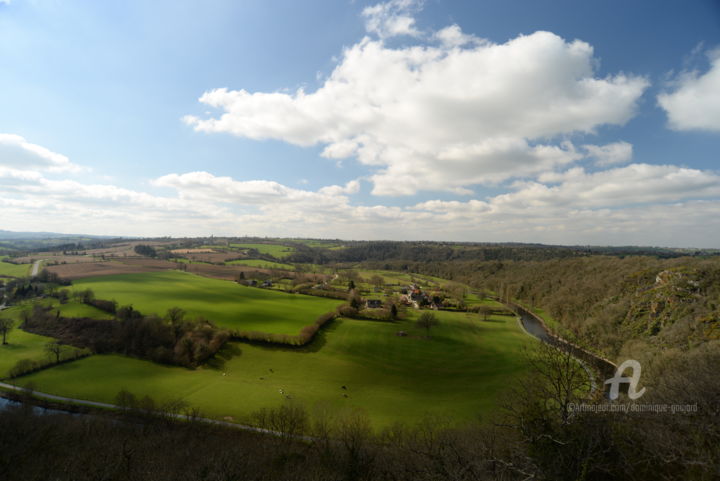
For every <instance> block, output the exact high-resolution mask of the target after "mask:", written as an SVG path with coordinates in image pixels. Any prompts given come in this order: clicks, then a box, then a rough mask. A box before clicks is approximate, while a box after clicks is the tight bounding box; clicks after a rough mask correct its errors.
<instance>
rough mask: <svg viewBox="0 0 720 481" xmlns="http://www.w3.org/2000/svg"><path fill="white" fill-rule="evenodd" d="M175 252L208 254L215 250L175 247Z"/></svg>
mask: <svg viewBox="0 0 720 481" xmlns="http://www.w3.org/2000/svg"><path fill="white" fill-rule="evenodd" d="M170 252H172V253H173V254H208V253H213V252H215V251H214V250H212V249H173V250H171V251H170Z"/></svg>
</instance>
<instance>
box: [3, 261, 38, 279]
mask: <svg viewBox="0 0 720 481" xmlns="http://www.w3.org/2000/svg"><path fill="white" fill-rule="evenodd" d="M7 258H8V256H0V276H10V277H25V276H27V275H28V274H30V268H31V267H32V264H19V265H16V264H10V263H9V262H3V259H7Z"/></svg>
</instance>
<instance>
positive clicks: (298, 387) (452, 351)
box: [23, 312, 535, 427]
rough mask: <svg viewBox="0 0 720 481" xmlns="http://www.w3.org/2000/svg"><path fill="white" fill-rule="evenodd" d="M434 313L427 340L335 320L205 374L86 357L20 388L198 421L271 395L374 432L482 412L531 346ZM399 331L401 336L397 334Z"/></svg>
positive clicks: (510, 327) (250, 348) (500, 329)
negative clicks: (136, 401)
mask: <svg viewBox="0 0 720 481" xmlns="http://www.w3.org/2000/svg"><path fill="white" fill-rule="evenodd" d="M437 314H438V316H439V317H440V318H441V322H442V323H441V325H440V326H438V327H436V328H434V329H433V331H432V332H431V334H432V338H430V339H426V338H424V335H425V333H424V331H422V330H418V329H417V328H416V327H415V326H414V322H413V320H412V319H408V320H405V321H399V322H397V323H387V322H374V321H358V320H347V319H342V320H338V321H336V322H334V323H333V324H332V325H330V326H328V328H327V329H326V330H325V331H323V332H322V333H321V334H320V335H319V336H318V338H317V339H316V341H315V342H313V343H312V344H311V345H309V346H308V347H306V348H303V349H290V348H277V347H263V346H257V345H249V344H244V343H236V344H232V345H231V347H232V348H233V349H235V351H236V352H235V353H234V355H232V357H231V358H230V359H228V360H227V361H226V362H225V364H224V365H223V366H219V367H216V368H214V369H212V368H202V369H198V370H195V371H190V370H186V369H183V368H176V367H167V366H161V365H158V364H153V363H151V362H147V361H140V360H136V359H130V358H125V357H121V356H92V357H90V358H86V359H82V360H79V361H76V362H72V363H69V364H65V365H61V366H57V367H54V368H52V369H48V370H46V371H42V372H38V373H35V374H32V375H30V376H27V377H25V378H23V381H25V382H33V383H34V384H35V385H36V386H37V389H38V390H40V391H43V392H50V393H53V394H61V395H65V396H69V397H76V398H81V399H92V400H97V401H106V402H112V401H113V399H114V396H115V395H116V393H117V392H118V391H119V390H120V389H121V388H125V389H128V390H130V391H131V392H133V393H135V394H137V395H145V394H147V395H150V396H152V397H154V398H157V399H158V400H161V401H162V400H170V399H177V398H182V399H185V400H186V401H187V402H188V403H190V404H191V405H193V406H196V407H199V408H200V409H201V410H202V411H203V413H204V414H205V415H207V416H210V417H216V418H222V417H225V416H232V417H233V418H234V419H236V420H237V421H246V420H247V416H248V414H249V413H251V412H253V411H255V410H257V409H260V408H262V407H268V406H277V405H279V404H281V403H282V402H285V401H286V399H285V395H282V394H280V392H279V390H280V389H282V390H283V391H284V392H285V393H286V394H289V395H290V396H292V398H293V401H297V402H300V403H303V404H305V405H306V406H308V407H309V408H312V407H313V406H316V405H322V406H324V407H325V408H326V409H330V410H341V409H343V408H345V407H353V408H360V409H362V410H363V411H365V412H366V413H367V414H368V415H369V416H370V418H371V420H372V422H373V423H374V425H375V426H376V427H382V426H387V425H389V424H391V423H393V422H395V421H403V422H413V421H416V420H418V419H419V418H421V417H422V416H424V415H425V414H440V415H448V416H450V417H452V418H453V419H456V420H470V419H474V418H476V416H477V415H486V416H489V415H491V414H492V412H493V410H494V409H495V408H496V407H497V401H498V396H499V395H501V394H502V393H503V391H504V389H505V388H506V386H508V385H509V384H510V383H511V380H512V379H513V378H515V377H516V376H518V375H520V374H521V373H522V369H523V367H522V363H521V359H522V355H521V349H522V348H523V346H527V345H529V344H531V343H533V342H535V341H534V340H533V339H532V338H531V337H530V336H527V335H526V334H524V333H523V331H521V329H520V328H519V326H518V323H517V321H516V320H515V318H514V317H494V318H493V319H492V320H491V321H489V322H482V321H479V317H478V316H477V315H470V314H465V313H451V312H438V313H437ZM400 330H404V331H406V332H407V333H408V336H406V337H400V336H397V335H396V333H397V332H398V331H400ZM271 369H272V371H273V372H271V371H270V370H271ZM342 386H346V387H347V390H344V389H342ZM344 394H347V396H348V397H344V396H343V395H344Z"/></svg>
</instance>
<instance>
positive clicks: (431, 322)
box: [415, 312, 440, 337]
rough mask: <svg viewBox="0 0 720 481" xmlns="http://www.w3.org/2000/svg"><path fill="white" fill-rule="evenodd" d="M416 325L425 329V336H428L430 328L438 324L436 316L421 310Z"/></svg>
mask: <svg viewBox="0 0 720 481" xmlns="http://www.w3.org/2000/svg"><path fill="white" fill-rule="evenodd" d="M415 324H416V325H417V326H418V327H421V328H423V329H425V330H426V331H427V337H430V328H431V327H434V326H437V325H438V324H440V321H438V318H437V316H435V314H434V313H432V312H423V313H422V314H420V317H419V318H418V320H417V321H416V322H415Z"/></svg>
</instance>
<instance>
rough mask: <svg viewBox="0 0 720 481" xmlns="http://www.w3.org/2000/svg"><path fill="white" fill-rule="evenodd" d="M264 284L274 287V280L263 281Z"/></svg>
mask: <svg viewBox="0 0 720 481" xmlns="http://www.w3.org/2000/svg"><path fill="white" fill-rule="evenodd" d="M262 286H263V287H272V286H273V283H272V281H263V283H262Z"/></svg>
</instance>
